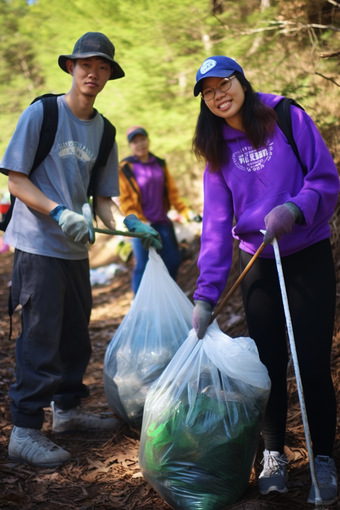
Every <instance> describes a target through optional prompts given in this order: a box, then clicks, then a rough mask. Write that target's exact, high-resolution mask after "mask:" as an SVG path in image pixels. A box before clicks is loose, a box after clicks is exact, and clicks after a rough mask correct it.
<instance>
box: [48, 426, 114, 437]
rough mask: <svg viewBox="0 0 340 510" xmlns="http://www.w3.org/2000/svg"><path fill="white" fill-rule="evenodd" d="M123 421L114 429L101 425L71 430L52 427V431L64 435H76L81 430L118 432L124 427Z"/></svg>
mask: <svg viewBox="0 0 340 510" xmlns="http://www.w3.org/2000/svg"><path fill="white" fill-rule="evenodd" d="M122 425H123V423H120V424H119V425H118V426H117V427H116V428H112V429H103V428H101V427H97V428H90V429H69V430H53V428H52V432H53V434H57V435H58V436H62V435H67V434H70V435H74V434H79V433H80V432H102V431H103V432H117V430H119V429H120V428H121V427H122Z"/></svg>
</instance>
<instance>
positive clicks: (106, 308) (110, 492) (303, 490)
mask: <svg viewBox="0 0 340 510" xmlns="http://www.w3.org/2000/svg"><path fill="white" fill-rule="evenodd" d="M198 245H199V240H198V239H196V241H195V242H194V243H193V245H192V246H191V251H190V254H189V255H190V256H189V257H188V258H186V259H185V260H184V262H183V264H182V266H181V268H180V273H179V277H178V284H179V286H180V287H181V288H182V290H183V291H184V292H185V293H186V294H187V296H188V297H189V298H190V299H191V298H192V293H193V291H194V289H195V283H196V279H197V275H198V270H197V265H196V263H197V254H198ZM91 250H92V251H91V253H90V260H91V265H92V267H97V266H98V265H104V264H110V263H112V262H116V263H117V264H119V265H120V266H122V267H123V268H125V270H122V271H118V272H117V273H116V274H115V276H114V278H113V279H112V280H111V282H110V283H108V284H104V285H97V286H93V299H94V306H93V312H92V316H91V323H90V334H91V339H92V346H93V354H92V358H91V361H90V363H89V365H88V368H87V371H86V374H85V381H84V382H85V383H86V384H87V385H88V386H89V387H90V389H91V396H90V397H89V398H88V399H87V400H86V402H85V403H84V406H86V408H87V409H88V410H89V411H91V412H94V413H98V414H103V415H110V414H111V413H110V410H109V408H108V406H107V404H106V400H105V393H104V386H103V359H104V355H105V351H106V348H107V346H108V344H109V343H110V341H111V339H112V337H113V335H114V333H115V331H116V330H117V328H118V327H119V325H120V323H121V321H122V319H123V318H124V317H125V315H126V314H127V312H128V311H129V308H130V304H131V300H132V299H133V294H132V291H131V288H130V281H131V271H132V268H133V260H129V261H128V262H125V263H123V262H122V261H121V260H120V259H119V258H118V257H117V256H111V255H110V253H112V251H111V252H110V250H109V249H108V248H107V247H106V244H105V241H104V240H103V238H100V239H98V241H97V243H96V244H95V245H94V247H93V248H92V249H91ZM12 264H13V253H12V252H7V253H0V473H1V474H0V508H1V509H6V510H7V509H8V510H13V509H21V510H31V509H37V510H60V509H61V508H62V507H64V509H65V510H67V509H73V510H74V509H79V510H107V509H124V510H132V509H134V510H163V509H164V510H165V509H168V508H170V507H169V506H168V505H167V504H166V503H165V502H164V501H163V500H162V498H161V497H160V496H159V495H158V494H157V493H156V492H155V491H154V490H153V488H152V487H151V486H150V485H149V484H148V483H147V482H146V481H145V480H144V478H143V476H142V474H141V472H140V468H139V465H138V449H139V431H138V430H134V429H131V428H130V427H129V426H128V425H126V424H122V426H121V428H120V429H119V430H118V431H117V432H116V433H114V434H112V433H110V432H97V433H81V434H77V435H63V436H55V435H54V434H52V432H51V409H50V408H46V410H45V423H44V427H43V432H44V433H45V434H46V435H47V437H49V438H50V439H52V440H53V441H55V442H56V443H57V444H59V445H60V446H61V447H63V448H65V449H67V450H68V451H69V452H70V453H71V455H72V458H71V460H70V461H69V462H68V463H67V464H65V465H63V466H61V467H59V468H57V469H41V468H35V467H32V466H30V465H27V464H19V463H16V462H13V461H10V460H9V459H8V457H7V447H8V441H9V436H10V432H11V429H12V424H11V416H10V411H9V397H8V390H9V387H10V385H11V384H12V383H13V381H14V370H15V338H16V337H17V336H18V334H19V333H20V313H18V312H16V313H15V314H14V319H13V333H12V340H9V339H8V337H9V319H8V316H7V299H8V283H9V282H10V279H11V269H12ZM126 269H127V270H126ZM338 274H339V271H338ZM236 278H237V270H236V264H235V263H234V265H233V269H232V272H231V275H230V278H229V282H228V286H229V287H230V286H231V285H232V284H233V282H234V281H235V279H236ZM338 295H339V292H338ZM338 308H339V307H337V310H338ZM219 325H220V328H221V329H222V330H223V331H225V332H226V333H228V335H230V336H231V337H236V336H241V335H247V327H246V322H245V318H244V314H243V307H242V303H241V297H240V293H239V291H236V292H235V294H234V295H233V297H232V298H231V300H230V302H229V304H228V305H227V307H226V310H225V313H223V314H222V315H221V318H220V319H219ZM339 351H340V333H339V313H337V323H336V327H335V336H334V349H333V356H332V370H333V378H334V383H335V387H336V394H337V401H338V404H339V401H340V356H339ZM288 376H289V377H288V385H289V414H288V429H287V438H286V444H287V447H286V453H287V455H288V458H289V460H290V463H289V468H288V469H289V475H290V481H289V482H288V484H287V485H288V487H289V492H288V493H287V494H278V493H271V494H269V495H268V496H261V495H260V494H259V493H258V490H257V483H256V480H257V477H258V475H259V472H260V469H261V465H260V460H261V458H262V455H261V454H262V451H263V446H262V444H261V443H260V446H259V449H258V454H257V456H256V460H255V464H254V468H253V471H252V474H251V478H250V481H249V485H248V488H247V490H246V493H245V494H244V497H243V498H242V500H241V501H240V502H239V503H237V504H235V505H232V506H229V507H228V509H230V510H272V509H278V510H281V509H282V510H284V509H291V510H305V509H306V510H310V509H312V508H314V505H310V504H307V503H306V500H307V496H308V492H309V488H310V473H309V465H308V455H307V450H306V443H305V438H304V430H303V425H302V420H301V412H300V408H299V403H298V398H297V392H296V384H295V378H294V373H293V371H292V367H290V368H289V372H288ZM338 423H339V422H338ZM334 458H335V462H336V464H337V468H338V471H339V473H340V428H339V427H338V430H337V435H336V445H335V451H334ZM329 508H331V509H340V502H337V503H335V504H334V505H332V506H331V507H329Z"/></svg>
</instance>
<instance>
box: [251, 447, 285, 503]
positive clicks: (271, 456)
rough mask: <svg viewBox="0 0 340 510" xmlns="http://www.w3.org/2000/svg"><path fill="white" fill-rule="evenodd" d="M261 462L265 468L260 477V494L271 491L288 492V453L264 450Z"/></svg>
mask: <svg viewBox="0 0 340 510" xmlns="http://www.w3.org/2000/svg"><path fill="white" fill-rule="evenodd" d="M261 464H263V470H262V473H261V474H260V476H259V479H258V488H259V492H260V494H268V492H271V491H277V492H288V489H287V487H286V482H287V480H288V473H287V464H288V459H287V457H286V455H285V454H282V455H280V453H279V452H272V451H269V450H264V452H263V460H262V462H261Z"/></svg>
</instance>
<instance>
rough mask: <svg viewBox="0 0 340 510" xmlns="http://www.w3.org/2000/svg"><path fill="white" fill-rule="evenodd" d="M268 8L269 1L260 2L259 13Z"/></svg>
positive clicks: (262, 0)
mask: <svg viewBox="0 0 340 510" xmlns="http://www.w3.org/2000/svg"><path fill="white" fill-rule="evenodd" d="M268 7H270V0H261V7H260V9H261V11H264V10H265V9H268Z"/></svg>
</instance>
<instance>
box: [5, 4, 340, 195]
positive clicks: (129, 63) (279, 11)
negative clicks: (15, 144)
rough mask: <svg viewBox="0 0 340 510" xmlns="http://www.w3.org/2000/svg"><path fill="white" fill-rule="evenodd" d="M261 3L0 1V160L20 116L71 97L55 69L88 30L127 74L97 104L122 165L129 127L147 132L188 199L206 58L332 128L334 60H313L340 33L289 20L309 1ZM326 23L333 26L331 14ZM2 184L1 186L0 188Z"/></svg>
mask: <svg viewBox="0 0 340 510" xmlns="http://www.w3.org/2000/svg"><path fill="white" fill-rule="evenodd" d="M313 2H314V3H313ZM260 4H261V2H260V0H238V1H237V2H235V1H234V0H224V1H222V2H218V5H219V6H220V7H219V8H218V9H215V11H212V5H213V2H212V1H211V0H196V1H195V2H193V1H192V0H173V1H172V2H171V5H170V4H169V2H168V0H158V1H157V2H154V1H152V0H114V1H111V0H97V1H96V2H95V3H93V1H92V0H68V1H66V0H37V1H36V2H35V3H33V4H30V5H28V4H27V3H26V2H25V0H0V34H1V35H0V58H1V61H2V62H3V65H2V67H1V70H0V112H1V116H0V157H1V156H2V154H3V153H4V151H5V148H6V146H7V144H8V142H9V140H10V137H11V135H12V133H13V131H14V129H15V125H16V123H17V120H18V118H19V115H20V113H21V111H22V110H23V109H24V108H25V107H26V106H27V105H28V104H29V103H30V102H31V101H32V99H33V98H34V97H35V96H37V95H40V94H42V93H46V92H67V91H68V90H69V88H70V86H71V76H69V75H67V74H66V73H64V72H63V71H62V70H61V69H60V68H59V66H58V63H57V62H58V56H59V55H60V54H68V53H72V50H73V46H74V43H75V41H76V40H77V39H78V38H79V37H80V36H81V35H83V34H84V33H85V32H88V31H100V32H103V33H105V34H106V35H107V36H108V37H109V38H110V39H111V40H112V41H113V43H114V45H115V48H116V56H115V58H116V60H117V61H118V62H119V64H120V65H121V66H122V68H123V69H124V71H125V74H126V76H125V78H123V79H119V80H115V81H110V82H108V83H107V85H106V88H105V89H104V91H103V92H102V93H101V94H100V95H99V96H98V98H97V100H96V107H97V108H98V110H99V111H100V112H101V113H103V114H104V115H105V116H107V117H108V118H109V119H110V120H111V121H112V122H113V123H114V124H115V126H116V128H117V142H118V146H119V154H120V158H123V157H125V156H127V155H128V153H129V152H128V150H129V149H128V145H127V142H126V137H125V132H126V129H127V128H128V127H130V126H131V125H135V124H141V125H143V126H145V128H146V129H147V131H148V132H149V134H150V138H151V143H152V145H151V150H153V151H154V152H155V153H156V154H158V155H159V156H161V157H165V158H166V159H167V161H168V164H169V167H170V170H171V171H172V172H173V173H174V175H175V176H176V178H177V179H178V183H179V185H180V186H181V185H182V186H183V188H185V191H186V193H187V194H188V195H189V198H190V199H192V200H195V199H196V200H200V197H199V198H197V196H195V195H197V185H196V182H195V179H197V178H199V179H200V178H201V173H202V168H200V167H199V166H198V165H197V163H196V162H195V161H194V159H193V156H192V153H191V140H192V136H193V131H194V128H195V123H196V119H197V115H198V111H199V99H198V98H194V97H193V94H192V89H193V85H194V83H195V75H196V71H197V69H198V68H199V66H200V65H201V63H202V62H203V60H204V59H205V58H207V57H209V56H211V55H217V54H226V55H228V56H230V57H233V58H235V59H236V60H238V61H239V62H240V64H241V65H242V67H243V68H244V69H245V72H246V75H247V78H248V79H249V80H250V81H251V82H252V84H253V85H254V87H255V89H256V90H261V91H263V92H271V93H279V94H285V95H288V96H291V97H293V98H294V99H296V100H297V101H299V102H300V103H301V104H303V106H304V107H305V108H306V109H307V111H310V112H311V114H312V116H313V118H314V119H315V120H316V121H317V122H320V126H322V127H324V126H326V128H327V129H329V127H330V126H332V125H334V126H335V125H336V122H337V120H336V118H335V115H334V111H336V109H337V108H338V107H339V106H340V104H339V103H340V97H339V88H338V87H336V85H335V84H334V83H332V82H331V81H328V80H326V79H325V78H323V77H322V76H326V77H332V78H334V80H335V81H337V75H338V70H337V66H338V61H337V60H323V59H320V56H319V55H320V53H321V52H323V51H332V50H334V49H335V50H336V49H337V48H339V47H340V36H339V32H335V31H331V30H328V31H325V30H316V29H314V28H305V29H301V27H300V28H299V27H298V26H297V25H296V24H295V21H296V19H295V18H294V12H295V13H296V16H297V17H298V18H299V21H303V22H307V21H308V20H312V21H313V16H314V14H315V12H316V11H317V12H318V13H319V11H320V13H321V10H320V9H321V7H320V5H321V4H320V2H317V1H316V0H315V1H314V0H313V1H312V0H286V1H283V0H280V1H275V2H274V1H273V0H272V2H271V4H272V5H271V7H270V8H269V9H266V10H264V11H261V9H260ZM319 4H320V5H319ZM338 11H340V9H338ZM285 16H290V18H289V19H287V18H285ZM314 17H315V16H314ZM318 19H319V18H318ZM284 21H289V23H290V24H288V25H287V24H286V25H285V24H284ZM321 21H323V22H325V23H326V21H327V20H326V21H325V20H321ZM332 24H334V25H335V26H339V20H338V13H337V11H336V9H335V11H334V16H333V18H332ZM287 30H290V31H287ZM316 73H319V74H316ZM321 75H322V76H321ZM338 81H340V80H339V79H338ZM5 185H6V179H5V178H0V188H1V186H5Z"/></svg>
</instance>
